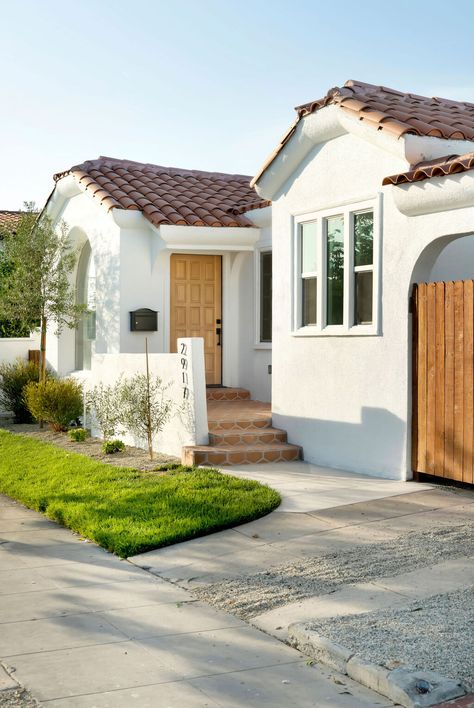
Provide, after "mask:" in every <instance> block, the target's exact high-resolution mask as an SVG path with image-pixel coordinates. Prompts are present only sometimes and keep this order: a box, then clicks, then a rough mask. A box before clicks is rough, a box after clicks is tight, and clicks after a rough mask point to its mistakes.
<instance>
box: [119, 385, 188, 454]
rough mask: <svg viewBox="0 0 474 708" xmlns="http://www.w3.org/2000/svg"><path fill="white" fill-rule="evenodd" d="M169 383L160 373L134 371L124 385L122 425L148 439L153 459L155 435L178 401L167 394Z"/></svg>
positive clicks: (162, 426) (149, 450) (121, 403)
mask: <svg viewBox="0 0 474 708" xmlns="http://www.w3.org/2000/svg"><path fill="white" fill-rule="evenodd" d="M168 388H169V385H166V386H165V385H164V384H163V381H162V379H160V377H159V376H156V377H150V376H149V374H148V375H147V374H135V376H132V378H130V379H125V380H124V381H123V382H122V384H121V391H120V393H121V396H120V398H121V402H120V412H121V421H122V424H123V426H124V427H125V428H126V430H128V431H129V432H130V433H132V434H134V435H136V436H137V437H139V438H146V440H147V444H148V452H149V455H150V460H152V459H153V437H154V436H155V435H156V433H158V432H159V431H160V430H163V428H164V426H165V424H166V423H167V422H168V421H169V420H170V418H171V417H172V415H173V413H174V410H175V404H174V402H173V401H172V399H171V398H168V396H167V390H168Z"/></svg>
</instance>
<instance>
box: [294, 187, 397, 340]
mask: <svg viewBox="0 0 474 708" xmlns="http://www.w3.org/2000/svg"><path fill="white" fill-rule="evenodd" d="M382 198H383V197H382V193H381V192H380V193H378V194H377V195H374V196H373V197H372V198H370V199H366V200H364V201H359V202H352V203H350V202H344V203H343V204H340V205H339V206H333V207H331V208H330V209H321V210H318V211H316V212H314V211H313V212H308V213H305V214H298V215H297V216H296V215H295V216H294V217H293V223H294V229H293V267H292V278H293V287H292V294H293V307H292V311H293V318H292V332H291V333H292V335H293V336H295V337H328V336H329V337H334V336H336V337H337V336H339V337H347V336H351V337H354V336H355V337H358V336H377V335H380V334H381V319H382V318H381V309H382V308H381V293H382V287H381V272H382V268H381V256H382ZM368 210H372V211H373V214H374V244H373V249H374V250H373V265H372V266H359V267H357V269H356V270H357V271H362V270H372V271H373V293H372V295H373V303H372V313H373V322H372V324H369V325H356V324H354V297H355V293H354V280H355V279H354V272H355V271H354V254H353V228H352V224H353V214H355V213H358V212H364V211H368ZM338 215H341V216H343V217H344V323H343V324H342V325H326V312H327V309H326V304H327V290H326V271H327V265H326V239H325V234H324V219H326V218H327V217H331V216H338ZM308 221H315V222H316V223H317V236H316V238H317V257H318V265H319V270H318V273H317V324H316V325H312V326H306V327H301V326H300V322H301V319H302V303H301V276H302V273H301V239H300V224H302V223H305V222H308ZM305 275H307V274H305Z"/></svg>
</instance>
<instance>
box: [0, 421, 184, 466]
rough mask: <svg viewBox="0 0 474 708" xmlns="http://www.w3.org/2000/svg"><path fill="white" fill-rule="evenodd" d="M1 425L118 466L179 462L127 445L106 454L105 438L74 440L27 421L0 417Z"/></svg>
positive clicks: (157, 453) (12, 430)
mask: <svg viewBox="0 0 474 708" xmlns="http://www.w3.org/2000/svg"><path fill="white" fill-rule="evenodd" d="M0 427H1V428H3V429H5V430H9V431H10V432H12V433H21V434H22V435H27V436H28V437H32V438H37V439H38V440H42V441H43V442H47V443H50V444H52V445H56V446H57V447H62V448H64V449H65V450H68V451H69V452H78V453H80V454H81V455H87V456H88V457H92V459H94V460H97V461H98V462H103V463H105V464H107V465H115V466H116V467H133V469H137V470H154V469H155V468H156V467H157V466H158V465H161V464H164V463H167V462H179V460H178V458H177V457H172V456H170V455H162V454H161V453H159V452H155V453H154V459H153V460H150V458H149V457H148V452H147V451H146V450H142V449H141V448H139V447H132V446H131V445H126V446H125V450H124V451H123V452H117V453H115V454H114V455H106V454H105V453H104V452H103V451H102V444H103V442H104V441H103V440H101V439H100V438H93V437H89V438H87V440H85V441H84V442H74V441H73V440H70V439H69V437H68V434H67V433H55V432H54V431H52V430H49V429H48V428H43V429H40V427H39V425H37V424H36V423H34V424H26V423H12V422H11V421H8V420H5V419H3V420H1V419H0Z"/></svg>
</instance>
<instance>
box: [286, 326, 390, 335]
mask: <svg viewBox="0 0 474 708" xmlns="http://www.w3.org/2000/svg"><path fill="white" fill-rule="evenodd" d="M380 334H381V333H380V332H379V331H378V329H377V327H376V326H375V325H355V326H354V327H343V326H338V325H334V326H329V327H324V329H321V327H300V328H299V329H295V330H293V331H292V332H291V335H292V336H293V337H378V336H380Z"/></svg>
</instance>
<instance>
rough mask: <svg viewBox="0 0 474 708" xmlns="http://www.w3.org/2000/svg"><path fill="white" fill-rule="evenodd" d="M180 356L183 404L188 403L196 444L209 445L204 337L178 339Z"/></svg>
mask: <svg viewBox="0 0 474 708" xmlns="http://www.w3.org/2000/svg"><path fill="white" fill-rule="evenodd" d="M178 355H179V365H180V371H181V382H180V385H181V390H182V395H183V402H185V403H186V402H187V403H188V405H189V411H190V416H191V417H192V419H193V423H194V426H193V427H194V436H195V442H194V444H195V445H208V444H209V429H208V422H207V400H206V370H205V366H204V339H203V338H202V337H183V338H180V339H178Z"/></svg>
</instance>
